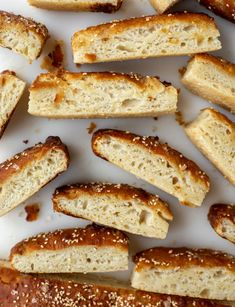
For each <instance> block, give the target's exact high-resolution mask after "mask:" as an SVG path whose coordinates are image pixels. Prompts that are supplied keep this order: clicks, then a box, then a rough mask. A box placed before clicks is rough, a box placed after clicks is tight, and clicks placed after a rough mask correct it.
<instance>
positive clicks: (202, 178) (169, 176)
mask: <svg viewBox="0 0 235 307" xmlns="http://www.w3.org/2000/svg"><path fill="white" fill-rule="evenodd" d="M92 148H93V152H94V153H95V154H96V155H97V156H99V157H101V158H103V159H105V160H107V161H109V162H112V163H113V164H116V165H117V166H119V167H121V168H123V169H125V170H126V171H129V172H131V173H132V174H134V175H136V176H137V177H139V178H141V179H144V180H146V181H148V182H149V183H151V184H153V185H155V186H157V187H158V188H160V189H162V190H163V191H165V192H167V193H169V194H171V195H173V196H175V197H177V198H178V199H179V201H180V203H182V204H184V205H188V206H192V207H195V206H200V205H201V204H202V202H203V199H204V198H205V196H206V193H207V192H208V190H209V186H210V183H209V178H208V177H207V175H206V174H205V173H204V172H203V171H202V170H201V169H200V168H199V167H198V166H197V165H196V164H195V163H194V162H192V161H191V160H188V159H187V158H185V157H184V156H183V155H182V154H181V153H179V152H178V151H176V150H174V149H172V148H171V147H170V146H168V145H167V144H162V143H160V142H159V140H158V138H157V137H146V136H139V135H135V134H132V133H129V132H126V131H119V130H98V131H97V132H95V133H94V135H93V138H92Z"/></svg>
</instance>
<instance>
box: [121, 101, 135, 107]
mask: <svg viewBox="0 0 235 307" xmlns="http://www.w3.org/2000/svg"><path fill="white" fill-rule="evenodd" d="M137 103H138V100H137V99H125V100H123V101H122V106H123V107H125V108H128V107H134V106H135V105H136V104H137Z"/></svg>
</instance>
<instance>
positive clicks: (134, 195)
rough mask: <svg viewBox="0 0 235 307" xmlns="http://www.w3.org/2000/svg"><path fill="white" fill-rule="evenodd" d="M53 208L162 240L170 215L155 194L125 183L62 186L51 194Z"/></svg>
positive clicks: (163, 203)
mask: <svg viewBox="0 0 235 307" xmlns="http://www.w3.org/2000/svg"><path fill="white" fill-rule="evenodd" d="M53 204H54V209H55V210H56V211H57V212H62V213H65V214H67V215H71V216H74V217H81V218H83V219H87V220H91V221H93V222H95V223H99V224H103V225H106V226H110V227H113V228H117V229H120V230H124V231H127V232H131V233H134V234H139V235H143V236H147V237H153V238H159V239H165V238H166V235H167V232H168V228H169V221H172V219H173V215H172V213H171V211H170V209H169V208H168V205H167V204H166V203H165V202H163V201H162V200H161V199H160V198H159V197H158V196H157V195H153V194H150V193H148V192H146V191H144V190H142V189H138V188H135V187H132V186H129V185H127V184H111V183H87V184H76V185H72V186H64V187H60V188H58V189H56V191H55V193H54V195H53Z"/></svg>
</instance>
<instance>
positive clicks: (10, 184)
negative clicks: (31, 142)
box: [0, 137, 69, 216]
mask: <svg viewBox="0 0 235 307" xmlns="http://www.w3.org/2000/svg"><path fill="white" fill-rule="evenodd" d="M68 164H69V153H68V150H67V147H66V146H65V145H64V144H63V143H62V142H61V140H60V138H58V137H49V138H47V140H46V141H45V143H39V144H37V145H35V146H34V147H31V148H28V149H26V150H25V151H23V152H21V153H19V154H16V155H15V156H14V157H12V158H11V159H9V160H7V161H5V162H3V163H1V164H0V216H2V215H4V214H6V213H8V212H9V211H10V210H12V209H14V208H15V207H16V206H18V205H19V204H21V203H22V202H24V201H25V200H26V199H28V198H29V197H30V196H32V195H33V194H35V193H36V192H37V191H39V190H40V189H41V188H42V187H43V186H44V185H46V184H47V183H48V182H49V181H51V180H52V179H54V178H55V177H56V176H58V175H59V174H60V173H61V172H63V171H65V170H67V168H68Z"/></svg>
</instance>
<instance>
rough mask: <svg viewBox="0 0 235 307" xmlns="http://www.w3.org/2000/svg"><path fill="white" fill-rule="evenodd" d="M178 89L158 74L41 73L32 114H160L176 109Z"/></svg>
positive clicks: (32, 97)
mask: <svg viewBox="0 0 235 307" xmlns="http://www.w3.org/2000/svg"><path fill="white" fill-rule="evenodd" d="M177 101H178V93H177V89H175V88H174V87H173V86H171V85H169V84H164V83H161V82H160V81H159V79H158V78H157V77H143V76H139V75H136V74H131V75H128V74H121V73H112V72H94V73H70V72H62V71H60V72H57V73H48V74H42V75H40V76H38V77H37V79H36V80H35V81H34V82H33V84H32V86H31V88H30V100H29V113H30V114H32V115H37V116H43V117H50V118H107V117H127V116H133V117H135V116H151V117H152V116H158V115H163V114H168V113H174V112H176V110H177Z"/></svg>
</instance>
